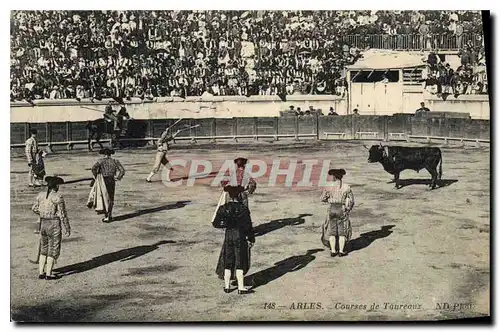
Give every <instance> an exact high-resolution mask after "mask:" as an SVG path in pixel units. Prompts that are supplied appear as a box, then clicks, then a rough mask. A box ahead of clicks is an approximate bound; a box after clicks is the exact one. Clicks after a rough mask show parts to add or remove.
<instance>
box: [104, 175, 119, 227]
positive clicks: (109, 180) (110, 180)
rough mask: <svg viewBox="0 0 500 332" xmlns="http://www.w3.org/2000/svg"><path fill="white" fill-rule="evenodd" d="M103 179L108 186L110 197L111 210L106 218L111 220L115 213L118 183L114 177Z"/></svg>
mask: <svg viewBox="0 0 500 332" xmlns="http://www.w3.org/2000/svg"><path fill="white" fill-rule="evenodd" d="M103 179H104V184H105V185H106V190H107V191H108V195H109V210H108V213H107V214H106V217H108V218H111V215H112V212H113V206H114V205H115V188H116V182H115V178H114V177H113V176H106V177H104V178H103Z"/></svg>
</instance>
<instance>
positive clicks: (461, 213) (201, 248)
mask: <svg viewBox="0 0 500 332" xmlns="http://www.w3.org/2000/svg"><path fill="white" fill-rule="evenodd" d="M287 147H288V148H287ZM442 151H443V160H444V162H443V179H444V180H446V181H445V182H444V183H445V184H446V185H445V186H443V187H441V188H438V189H436V190H434V191H430V190H428V188H427V186H425V185H424V183H425V181H424V180H428V179H430V175H429V174H428V173H427V172H426V171H425V170H423V171H421V172H420V173H418V174H417V173H416V172H413V171H405V172H403V173H402V175H401V178H402V179H405V180H408V179H414V180H411V181H406V182H405V184H406V186H405V187H403V188H402V189H399V190H396V189H394V185H393V184H392V183H389V181H390V180H391V176H390V175H389V174H387V173H385V171H384V170H383V168H382V166H381V165H380V164H368V163H367V157H368V153H367V151H366V150H365V149H364V148H363V147H362V145H361V144H360V143H331V142H327V143H300V144H299V143H296V144H293V143H291V142H288V143H287V142H280V143H274V144H270V143H261V144H258V145H255V144H254V145H245V144H240V145H233V146H229V145H213V146H205V147H199V148H196V149H191V148H187V147H182V146H177V147H175V149H174V150H172V152H171V154H170V159H174V158H175V157H180V158H185V159H191V158H202V159H206V160H210V161H212V162H214V164H215V165H221V163H222V161H223V160H225V159H230V160H232V159H233V158H234V157H237V156H247V157H248V158H250V159H252V158H261V159H264V160H271V159H273V158H276V157H279V158H282V160H285V159H290V158H296V159H299V161H300V160H304V159H311V158H316V159H318V160H323V159H330V160H331V161H332V166H339V167H344V168H345V169H346V170H347V176H346V177H345V182H346V183H348V184H350V185H351V187H352V189H353V192H354V195H355V199H356V206H355V208H354V210H353V212H352V215H351V221H352V225H353V240H352V241H351V243H350V245H351V252H350V253H349V255H348V256H347V257H344V258H331V257H330V255H329V253H328V251H327V250H325V249H326V248H324V247H323V245H322V243H321V241H320V235H321V224H322V222H323V220H324V217H325V212H326V207H325V206H324V205H323V204H322V203H320V202H319V196H320V193H321V189H319V188H317V187H314V188H311V187H305V188H301V189H300V190H297V189H294V190H292V189H290V188H286V187H284V186H283V184H280V185H277V186H275V187H269V186H266V179H259V180H258V182H259V187H258V188H257V192H256V194H255V195H254V196H252V197H251V199H250V208H251V211H252V218H253V224H254V227H255V228H256V230H258V236H257V240H256V245H255V247H254V248H253V250H252V267H251V269H250V271H249V273H248V275H247V276H248V278H247V280H248V283H249V284H253V285H254V287H255V288H254V290H255V293H254V294H250V295H238V294H237V293H236V292H232V293H230V294H225V293H224V292H223V291H222V287H223V282H222V281H221V280H219V279H218V278H217V276H216V275H215V265H216V263H217V259H218V256H219V250H220V246H221V243H222V241H223V237H224V234H223V231H221V230H217V229H214V228H212V227H211V225H210V219H211V216H212V214H213V212H214V208H215V205H216V203H217V200H218V197H219V193H220V188H212V187H210V186H208V184H207V181H205V182H204V181H200V184H198V185H195V186H193V187H187V186H180V187H177V188H167V187H166V186H165V185H164V184H163V183H162V182H161V181H160V179H159V177H156V178H155V180H156V181H155V182H153V183H147V182H146V181H145V177H146V176H147V174H148V173H149V171H150V168H151V166H152V162H153V160H154V154H155V152H154V150H152V149H136V150H122V151H118V152H117V154H116V155H115V157H116V158H118V159H119V160H120V161H121V162H122V164H123V165H124V166H125V168H126V170H127V174H126V176H125V178H124V179H123V180H122V181H121V182H119V183H118V185H117V199H116V203H115V211H114V215H115V221H114V222H112V223H109V224H104V223H101V222H100V218H101V217H100V216H98V215H96V214H95V212H94V211H93V210H90V209H88V208H87V207H86V206H85V204H86V200H87V196H88V193H89V189H90V188H89V181H88V180H83V179H85V178H89V177H90V176H91V174H90V171H89V169H90V167H91V166H92V165H93V163H94V162H95V161H96V160H97V158H98V157H99V155H98V154H97V153H87V152H84V151H72V152H59V153H55V154H52V155H50V156H49V157H48V158H47V159H46V168H47V173H48V174H49V175H52V174H58V175H60V176H63V177H64V178H65V179H66V180H78V179H82V181H80V182H75V183H73V184H67V185H64V186H62V187H61V193H62V194H63V195H64V197H65V199H66V204H67V209H68V213H69V217H70V222H71V225H72V230H73V233H72V235H71V237H69V238H63V244H62V250H61V257H60V258H59V261H58V265H57V268H58V271H59V272H61V273H64V274H65V276H64V277H63V278H61V279H59V280H56V281H51V282H49V281H40V280H38V278H37V274H38V272H37V266H36V265H34V264H31V263H29V262H28V254H29V252H30V250H32V247H33V246H34V241H35V235H34V234H33V230H34V227H35V221H36V216H35V215H34V214H33V213H32V212H31V210H30V208H31V205H32V203H33V200H34V198H35V196H36V194H37V193H38V191H40V190H35V189H30V188H28V187H27V186H26V181H27V176H26V171H27V165H26V161H25V159H24V158H23V157H22V154H20V153H19V152H13V154H12V158H11V304H12V319H13V320H16V321H81V322H85V321H89V322H90V321H91V322H103V321H127V322H131V321H137V322H152V321H220V320H240V321H241V320H243V321H245V320H252V321H259V320H330V321H331V320H434V319H450V318H458V317H477V316H487V315H489V312H490V303H489V295H490V294H489V291H490V269H489V260H490V257H489V251H490V248H489V245H490V155H489V149H488V148H474V147H467V148H459V147H448V148H442ZM298 167H299V168H300V167H301V166H300V164H299V166H298ZM175 172H176V173H175V174H176V175H177V176H179V177H181V176H182V174H181V173H182V172H183V170H182V169H181V168H176V171H175ZM281 182H283V181H281ZM42 190H43V189H42ZM272 303H274V309H273V308H272V307H273V305H272ZM299 303H300V304H299ZM305 303H306V305H305ZM311 303H312V304H314V305H312V304H311ZM385 303H387V304H385ZM443 303H448V304H449V306H450V307H449V308H448V307H446V305H443ZM266 304H267V305H266ZM373 304H375V306H372V305H373ZM404 304H407V305H411V308H410V309H408V308H404V307H403V308H400V307H398V306H400V305H404ZM457 304H459V306H457ZM376 305H378V307H377V306H376ZM439 305H440V306H441V308H439V307H438V306H439ZM365 306H366V307H365Z"/></svg>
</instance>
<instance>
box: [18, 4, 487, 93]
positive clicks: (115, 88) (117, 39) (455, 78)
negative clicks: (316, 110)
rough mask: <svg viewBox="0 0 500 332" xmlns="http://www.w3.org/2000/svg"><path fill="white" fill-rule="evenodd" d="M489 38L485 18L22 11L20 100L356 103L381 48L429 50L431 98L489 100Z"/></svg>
mask: <svg viewBox="0 0 500 332" xmlns="http://www.w3.org/2000/svg"><path fill="white" fill-rule="evenodd" d="M482 29H483V26H482V20H481V13H480V12H474V11H244V12H243V11H13V12H11V37H10V39H11V64H10V65H11V76H10V87H11V92H10V97H11V101H21V100H26V101H31V100H36V99H77V100H81V99H84V98H90V99H92V100H93V99H96V100H101V99H103V98H124V99H131V98H141V99H153V98H155V97H176V96H178V97H186V96H201V95H203V94H204V93H208V94H211V95H215V96H229V95H242V96H251V95H291V94H336V95H340V96H344V95H345V93H346V90H347V87H348V84H347V81H346V72H345V71H346V70H345V69H346V66H348V65H352V64H354V63H355V62H356V61H357V60H358V59H360V58H362V57H363V52H365V51H367V50H368V49H370V48H380V49H393V50H402V51H408V50H418V51H421V52H426V56H425V57H423V60H422V64H423V65H425V69H424V70H423V71H422V77H421V83H422V87H423V88H425V89H426V90H427V91H429V92H431V93H434V94H441V93H450V94H455V95H456V96H457V95H461V94H485V93H487V92H488V90H487V89H488V84H487V80H486V70H485V52H484V40H483V38H482V36H483V31H482ZM440 50H446V51H453V52H456V53H458V54H459V56H460V65H459V66H458V67H455V68H451V67H450V64H449V63H446V62H444V61H442V60H441V58H440V55H439V54H438V52H439V51H440Z"/></svg>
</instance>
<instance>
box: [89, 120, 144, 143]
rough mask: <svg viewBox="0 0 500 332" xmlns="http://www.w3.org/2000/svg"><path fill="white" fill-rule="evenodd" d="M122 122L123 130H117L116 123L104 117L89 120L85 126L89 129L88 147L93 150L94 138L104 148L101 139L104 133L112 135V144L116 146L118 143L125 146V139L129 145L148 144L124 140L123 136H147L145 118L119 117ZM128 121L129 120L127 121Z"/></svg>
mask: <svg viewBox="0 0 500 332" xmlns="http://www.w3.org/2000/svg"><path fill="white" fill-rule="evenodd" d="M119 120H120V121H121V123H122V125H121V126H122V127H123V128H124V129H123V130H122V129H120V130H115V128H114V124H113V123H112V122H108V121H106V120H105V119H104V118H101V119H97V120H93V121H89V122H87V125H86V126H85V128H86V129H87V131H88V149H89V151H92V145H93V144H91V141H92V139H95V140H96V143H97V144H99V146H100V147H101V149H102V148H103V146H102V144H101V142H100V140H101V138H102V135H103V134H109V135H110V136H111V145H112V146H115V145H116V144H118V145H120V146H123V145H124V144H123V142H122V141H125V142H127V143H128V145H134V146H135V145H140V144H146V142H145V141H144V142H137V141H136V142H132V141H127V140H123V138H144V137H146V132H147V122H146V121H144V120H135V119H129V120H125V119H123V118H119ZM125 121H127V122H125Z"/></svg>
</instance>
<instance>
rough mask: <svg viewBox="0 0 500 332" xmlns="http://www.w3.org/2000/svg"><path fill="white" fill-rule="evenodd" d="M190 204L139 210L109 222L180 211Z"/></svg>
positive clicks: (186, 202) (183, 202)
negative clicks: (162, 212)
mask: <svg viewBox="0 0 500 332" xmlns="http://www.w3.org/2000/svg"><path fill="white" fill-rule="evenodd" d="M190 202H191V201H179V202H177V203H174V204H166V205H162V206H157V207H154V208H149V209H143V210H137V211H135V212H132V213H127V214H122V215H121V216H117V217H113V219H112V220H111V221H109V223H112V222H115V221H121V220H126V219H131V218H135V217H138V216H142V215H145V214H149V213H155V212H160V211H166V210H173V209H180V208H183V207H185V206H186V205H188V204H189V203H190Z"/></svg>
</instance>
